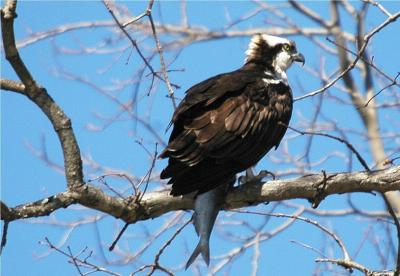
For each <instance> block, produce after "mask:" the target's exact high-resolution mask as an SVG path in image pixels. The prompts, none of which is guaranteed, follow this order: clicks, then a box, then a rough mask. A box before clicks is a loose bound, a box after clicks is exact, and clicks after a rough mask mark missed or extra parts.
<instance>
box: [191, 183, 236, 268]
mask: <svg viewBox="0 0 400 276" xmlns="http://www.w3.org/2000/svg"><path fill="white" fill-rule="evenodd" d="M229 186H230V185H228V184H225V185H220V186H218V187H216V188H214V189H212V190H210V191H208V192H205V193H202V194H199V195H197V196H196V198H195V201H194V214H193V224H194V228H195V230H196V233H197V235H198V236H199V237H200V240H199V243H198V244H197V246H196V248H195V249H194V251H193V253H192V255H191V256H190V258H189V260H188V261H187V263H186V269H187V268H188V267H189V266H190V265H191V264H192V263H193V262H194V260H195V259H196V258H197V256H199V255H200V254H201V255H202V257H203V259H204V261H205V262H206V264H207V266H208V265H209V264H210V236H211V232H212V229H213V227H214V223H215V220H216V218H217V216H218V213H219V210H220V209H221V208H222V206H223V204H224V202H225V196H226V193H227V191H228V188H229Z"/></svg>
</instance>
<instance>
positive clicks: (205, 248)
mask: <svg viewBox="0 0 400 276" xmlns="http://www.w3.org/2000/svg"><path fill="white" fill-rule="evenodd" d="M200 254H201V256H203V259H204V261H205V262H206V264H207V266H208V265H209V264H210V247H209V245H208V243H204V242H202V241H201V240H200V241H199V243H198V244H197V246H196V248H195V249H194V251H193V253H192V255H191V256H190V258H189V260H188V261H187V263H186V268H185V269H188V267H189V266H190V265H191V264H192V263H193V262H194V260H196V258H197V256H199V255H200Z"/></svg>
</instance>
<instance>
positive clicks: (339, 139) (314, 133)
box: [279, 122, 371, 172]
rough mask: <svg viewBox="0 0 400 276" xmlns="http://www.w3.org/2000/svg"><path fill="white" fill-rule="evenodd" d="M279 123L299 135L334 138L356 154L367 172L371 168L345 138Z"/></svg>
mask: <svg viewBox="0 0 400 276" xmlns="http://www.w3.org/2000/svg"><path fill="white" fill-rule="evenodd" d="M279 124H281V125H284V126H286V127H287V128H289V129H291V130H293V131H294V132H297V133H299V134H301V135H305V134H307V135H317V136H324V137H328V138H331V139H334V140H336V141H339V142H341V143H343V144H345V145H346V146H347V148H348V149H350V150H351V151H352V152H353V153H354V154H355V155H356V157H357V159H358V161H359V162H360V163H361V165H362V166H363V167H364V169H365V170H366V171H368V172H370V171H371V169H370V168H369V167H368V165H367V162H365V160H364V158H362V156H361V154H360V153H359V152H358V151H357V150H356V149H355V148H354V146H353V145H352V144H350V143H349V142H348V141H346V140H345V139H343V138H340V137H337V136H334V135H331V134H327V133H321V132H312V131H303V130H298V129H295V128H293V127H291V126H288V125H285V124H283V123H281V122H280V123H279Z"/></svg>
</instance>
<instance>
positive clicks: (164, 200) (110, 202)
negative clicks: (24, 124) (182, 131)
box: [1, 166, 400, 223]
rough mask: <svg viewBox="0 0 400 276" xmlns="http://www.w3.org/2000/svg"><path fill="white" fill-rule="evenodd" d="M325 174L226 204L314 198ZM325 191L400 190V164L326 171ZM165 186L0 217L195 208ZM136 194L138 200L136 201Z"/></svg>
mask: <svg viewBox="0 0 400 276" xmlns="http://www.w3.org/2000/svg"><path fill="white" fill-rule="evenodd" d="M323 181H324V176H323V175H322V174H321V175H308V176H303V177H299V178H295V179H288V180H274V181H268V182H264V183H259V182H258V183H254V182H249V183H245V184H243V185H241V186H239V187H236V188H234V189H233V190H232V191H230V192H229V194H228V196H227V199H226V203H225V207H224V208H225V209H227V210H228V209H236V208H242V207H247V206H252V205H257V204H261V203H264V202H270V201H281V200H287V199H294V198H303V199H309V200H312V199H314V198H315V197H316V196H317V195H318V194H319V193H320V192H321V191H320V187H319V184H320V183H322V182H323ZM324 185H325V186H324V190H323V193H324V196H329V195H334V194H343V193H354V192H368V193H369V192H372V191H377V192H387V191H396V190H399V189H400V166H396V167H392V168H390V169H386V170H379V171H374V172H370V173H367V172H355V173H335V174H327V176H326V181H325V182H324ZM169 192H170V191H169V190H163V191H157V192H148V193H146V194H144V195H140V194H138V195H136V196H135V197H131V198H126V199H121V198H120V197H112V196H109V195H106V194H104V193H103V192H102V191H101V190H100V189H98V188H96V187H94V186H92V185H90V184H86V185H84V186H82V187H80V188H79V189H77V190H76V191H74V192H70V191H68V192H64V193H59V194H57V195H55V196H52V197H48V198H45V199H42V200H38V201H36V202H33V203H28V204H24V205H19V206H17V207H14V208H2V213H1V219H2V220H6V221H12V220H17V219H24V218H30V217H38V216H46V215H49V214H50V213H52V212H53V211H55V210H57V209H59V208H65V207H68V206H69V205H71V204H76V203H79V204H82V205H84V206H86V207H88V208H91V209H95V210H98V211H101V212H104V213H107V214H109V215H111V216H113V217H115V218H121V219H122V220H124V221H125V222H127V223H135V222H137V221H140V220H147V219H152V218H156V217H159V216H161V215H163V214H165V213H168V212H171V211H178V210H188V209H193V197H192V195H187V196H182V197H173V196H171V195H170V194H169ZM137 199H140V200H137Z"/></svg>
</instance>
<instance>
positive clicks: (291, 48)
mask: <svg viewBox="0 0 400 276" xmlns="http://www.w3.org/2000/svg"><path fill="white" fill-rule="evenodd" d="M246 55H247V56H246V63H249V62H256V63H262V64H265V65H266V66H267V67H269V68H273V69H274V70H275V71H276V72H284V71H286V70H287V69H288V68H289V67H290V65H292V63H293V62H294V61H296V62H301V63H302V64H303V65H304V62H305V59H304V56H303V55H302V54H301V53H299V52H297V49H296V43H295V42H294V41H292V40H289V39H287V38H283V37H277V36H272V35H267V34H256V35H254V36H253V37H252V39H251V41H250V44H249V47H248V49H247V51H246Z"/></svg>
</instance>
